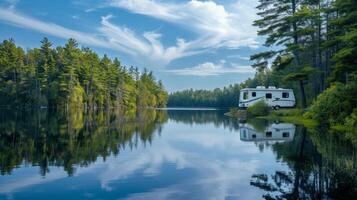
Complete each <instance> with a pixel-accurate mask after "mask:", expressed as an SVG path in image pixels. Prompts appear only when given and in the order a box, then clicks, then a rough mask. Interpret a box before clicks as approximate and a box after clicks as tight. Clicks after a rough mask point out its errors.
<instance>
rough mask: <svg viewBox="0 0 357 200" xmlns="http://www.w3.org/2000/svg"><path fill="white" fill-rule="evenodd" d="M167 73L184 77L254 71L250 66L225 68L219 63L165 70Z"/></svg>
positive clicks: (223, 63)
mask: <svg viewBox="0 0 357 200" xmlns="http://www.w3.org/2000/svg"><path fill="white" fill-rule="evenodd" d="M167 72H169V73H174V74H177V75H184V76H218V75H223V74H232V73H233V74H240V73H253V72H254V69H253V68H252V67H251V66H239V65H236V64H231V65H230V66H225V62H224V61H221V62H219V63H212V62H205V63H201V64H198V65H196V66H194V67H191V68H183V69H176V70H167Z"/></svg>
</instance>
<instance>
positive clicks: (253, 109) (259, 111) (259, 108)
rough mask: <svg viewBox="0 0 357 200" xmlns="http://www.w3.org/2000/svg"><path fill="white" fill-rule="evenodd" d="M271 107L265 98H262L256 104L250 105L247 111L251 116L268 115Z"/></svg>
mask: <svg viewBox="0 0 357 200" xmlns="http://www.w3.org/2000/svg"><path fill="white" fill-rule="evenodd" d="M269 111H270V107H269V106H268V104H266V103H265V101H264V100H260V101H258V102H257V103H255V104H254V105H252V106H250V107H248V109H247V113H248V115H249V116H266V115H269Z"/></svg>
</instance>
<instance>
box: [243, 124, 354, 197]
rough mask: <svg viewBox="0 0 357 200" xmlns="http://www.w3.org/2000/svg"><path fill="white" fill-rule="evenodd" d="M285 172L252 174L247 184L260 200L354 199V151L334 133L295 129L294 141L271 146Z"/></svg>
mask: <svg viewBox="0 0 357 200" xmlns="http://www.w3.org/2000/svg"><path fill="white" fill-rule="evenodd" d="M272 150H273V151H274V152H275V153H276V155H277V159H278V161H280V162H283V163H286V164H287V165H288V166H289V168H288V170H283V171H282V170H277V171H275V172H274V173H272V174H266V173H255V174H253V175H252V177H251V181H250V184H251V185H252V186H255V187H257V188H260V189H261V190H262V191H265V194H264V195H263V196H262V197H263V198H264V199H328V198H332V199H356V198H357V168H356V167H357V157H356V155H357V154H356V153H357V151H356V150H357V149H356V146H355V145H353V144H352V143H351V142H349V141H341V139H340V138H338V137H336V135H335V134H334V133H331V132H328V131H323V130H307V129H306V128H304V127H299V128H298V133H297V135H296V136H295V138H294V140H292V141H289V142H284V143H276V144H274V145H273V146H272Z"/></svg>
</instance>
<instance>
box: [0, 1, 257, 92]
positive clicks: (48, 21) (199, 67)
mask: <svg viewBox="0 0 357 200" xmlns="http://www.w3.org/2000/svg"><path fill="white" fill-rule="evenodd" d="M256 5H257V1H255V0H216V1H198V0H187V1H186V0H171V1H170V0H165V1H162V0H51V1H48V0H31V1H29V0H0V39H1V40H4V39H8V38H13V39H14V40H15V41H16V43H17V44H18V45H20V46H22V47H23V48H25V49H26V48H33V47H38V46H39V45H40V42H39V41H40V40H41V39H42V38H43V37H48V38H49V39H50V40H51V41H52V42H53V43H54V45H56V46H57V45H63V44H64V43H65V42H66V41H67V39H68V38H75V39H76V40H77V41H78V42H79V44H80V45H81V46H85V47H90V48H92V49H94V50H95V51H96V52H98V53H99V54H100V55H104V54H107V55H109V56H110V57H112V58H114V57H118V58H120V60H121V61H122V63H123V64H124V65H126V66H131V65H132V66H137V67H139V68H140V69H143V68H147V69H150V70H152V71H154V73H155V75H156V77H157V78H158V79H161V80H162V81H163V83H164V85H165V86H166V89H167V90H169V91H170V92H172V91H177V90H183V89H187V88H195V89H201V88H204V89H211V88H215V87H223V86H227V85H229V84H233V83H239V82H242V81H244V80H245V79H247V78H249V77H251V76H253V75H254V70H253V69H252V68H251V67H250V64H251V63H250V61H249V55H250V54H253V53H255V52H258V51H259V50H260V49H261V48H260V46H261V45H260V43H261V38H258V37H257V35H256V28H255V27H253V26H252V25H251V24H252V22H253V21H254V20H255V19H256V18H257V16H256V14H255V13H256V10H255V6H256Z"/></svg>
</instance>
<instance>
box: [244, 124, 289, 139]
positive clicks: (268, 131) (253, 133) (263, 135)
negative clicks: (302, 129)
mask: <svg viewBox="0 0 357 200" xmlns="http://www.w3.org/2000/svg"><path fill="white" fill-rule="evenodd" d="M239 130H240V140H241V141H246V142H249V141H276V142H278V141H285V142H286V141H292V140H293V139H294V135H295V125H294V124H289V123H279V124H276V123H274V124H271V125H270V126H268V127H266V128H265V130H264V131H262V132H261V131H258V130H256V129H254V127H253V126H251V125H249V124H239Z"/></svg>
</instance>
